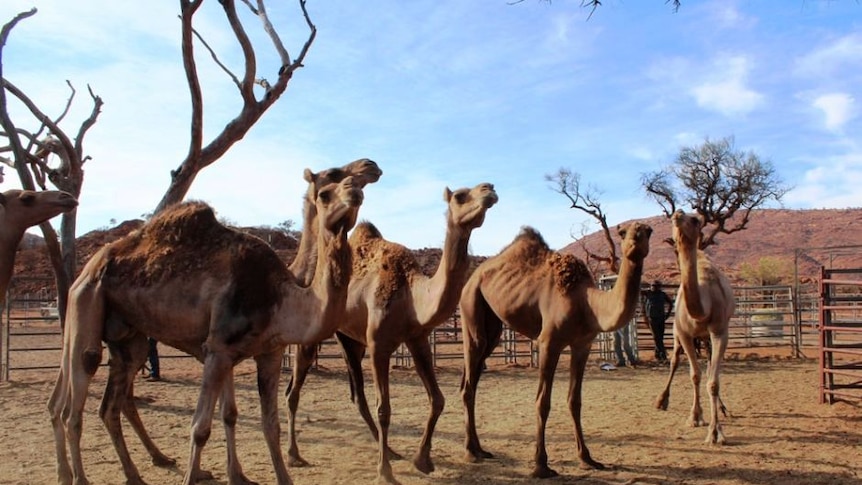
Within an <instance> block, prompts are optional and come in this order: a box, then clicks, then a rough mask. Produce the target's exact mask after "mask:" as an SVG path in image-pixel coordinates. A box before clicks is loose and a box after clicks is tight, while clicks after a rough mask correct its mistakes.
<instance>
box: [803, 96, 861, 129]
mask: <svg viewBox="0 0 862 485" xmlns="http://www.w3.org/2000/svg"><path fill="white" fill-rule="evenodd" d="M811 104H812V105H813V106H814V107H815V108H817V109H818V110H820V111H822V112H823V115H824V118H825V119H824V123H825V124H826V129H827V130H830V131H839V130H841V129H842V128H843V127H844V125H845V124H846V123H847V122H848V121H850V120H851V119H853V118H854V117H855V114H856V113H855V109H854V105H855V99H854V98H853V96H851V95H849V94H847V93H830V94H823V95H821V96H818V97H817V98H815V99H814V101H813V102H812V103H811Z"/></svg>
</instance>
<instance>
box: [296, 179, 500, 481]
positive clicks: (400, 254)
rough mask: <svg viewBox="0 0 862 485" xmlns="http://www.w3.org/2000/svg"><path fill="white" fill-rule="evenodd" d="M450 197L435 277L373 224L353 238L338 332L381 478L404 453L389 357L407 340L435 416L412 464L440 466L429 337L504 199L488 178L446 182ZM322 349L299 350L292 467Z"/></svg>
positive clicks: (439, 404)
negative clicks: (394, 431)
mask: <svg viewBox="0 0 862 485" xmlns="http://www.w3.org/2000/svg"><path fill="white" fill-rule="evenodd" d="M443 195H444V200H445V201H446V202H447V204H448V206H449V210H448V212H447V216H446V224H447V230H446V238H445V241H444V243H443V254H442V257H441V260H440V264H439V266H438V268H437V270H436V272H435V274H434V275H433V276H431V277H430V278H429V277H427V276H425V275H423V274H422V273H421V270H420V269H419V266H418V264H417V262H416V259H415V257H414V256H413V255H412V253H411V252H410V250H408V249H407V248H405V247H404V246H401V245H399V244H396V243H393V242H390V241H387V240H386V239H383V237H382V236H381V234H380V232H379V231H378V230H377V228H376V227H374V225H373V224H371V223H368V222H363V223H360V224H359V225H357V227H356V229H354V231H353V234H351V236H350V240H349V243H350V246H351V249H352V251H353V265H354V267H353V275H352V277H351V280H350V287H349V290H348V298H347V310H346V316H345V319H344V320H343V322H342V323H341V325H340V326H339V327H338V331H337V333H336V337H337V338H338V341H339V343H340V344H341V347H342V351H343V355H344V358H345V361H346V362H347V364H348V370H349V378H350V389H351V398H352V399H353V401H354V402H355V403H356V404H357V407H358V408H359V413H360V415H361V416H362V418H363V419H364V420H365V422H366V424H367V425H368V427H369V429H370V430H371V433H372V435H373V436H374V437H375V438H376V439H377V440H378V443H379V458H378V463H377V472H378V480H379V481H381V482H386V483H398V482H397V481H396V479H395V477H394V476H393V474H392V467H391V465H390V463H389V460H390V458H391V457H398V455H397V454H395V453H394V452H392V451H391V450H390V449H389V445H388V436H389V423H390V416H391V408H390V403H389V362H390V358H391V356H392V353H393V352H394V351H395V350H396V349H397V348H398V346H399V345H401V344H402V343H405V344H406V345H407V348H408V349H409V350H410V353H411V354H412V356H413V359H414V362H415V364H416V373H417V374H418V375H419V377H420V379H421V380H422V383H423V384H424V386H425V390H426V392H427V393H428V397H429V400H430V403H431V414H430V416H429V418H428V422H427V423H426V425H425V432H424V434H423V436H422V441H421V443H420V446H419V450H418V451H417V452H416V455H415V457H414V459H413V464H414V466H415V467H416V468H417V469H418V470H420V471H422V472H423V473H430V472H431V471H433V470H434V464H433V462H432V461H431V456H430V454H431V437H432V435H433V433H434V427H435V425H436V423H437V419H438V418H439V416H440V413H442V411H443V406H444V398H443V394H442V393H441V392H440V388H439V386H438V384H437V379H436V376H435V374H434V368H433V362H432V356H431V348H430V344H429V342H428V336H429V335H430V333H431V331H432V330H433V329H434V328H435V327H437V326H439V325H440V324H442V323H443V322H444V321H445V320H446V319H447V318H448V317H449V316H450V315H451V314H452V312H453V311H454V310H455V308H456V306H457V304H458V296H459V295H460V293H461V288H462V287H463V285H464V281H465V279H466V275H467V271H468V269H469V265H470V261H469V257H468V243H469V239H470V235H471V234H472V231H473V230H474V229H476V228H478V227H480V226H481V225H482V223H483V222H484V220H485V213H486V211H487V210H488V209H489V208H491V206H493V205H494V204H495V203H496V202H497V200H498V199H497V193H496V192H495V191H494V186H493V185H491V184H488V183H482V184H479V185H477V186H475V187H473V188H472V189H469V188H462V189H458V190H455V191H454V192H453V191H451V190H449V189H448V188H446V189H445V191H444V194H443ZM366 348H368V349H369V350H370V353H371V356H372V360H371V362H372V364H371V365H372V372H373V376H374V384H375V388H376V391H377V417H378V421H379V430H378V427H377V426H375V424H374V420H373V419H372V418H371V414H370V412H369V409H368V402H367V400H366V398H365V391H364V383H363V377H362V366H361V360H362V357H363V355H364V354H365V350H366ZM316 350H317V347H316V346H304V347H303V348H301V349H300V351H299V352H298V353H297V357H296V365H295V366H294V371H293V376H292V377H291V381H290V384H289V385H288V389H287V402H288V440H289V442H290V448H289V451H288V459H289V460H290V463H291V465H293V466H302V465H307V462H306V461H305V460H303V459H302V458H301V456H300V455H299V449H298V447H297V443H296V409H297V407H298V405H299V395H300V391H301V389H302V385H303V383H304V382H305V378H306V376H307V374H308V370H309V368H310V366H311V363H312V362H313V360H314V356H315V353H316Z"/></svg>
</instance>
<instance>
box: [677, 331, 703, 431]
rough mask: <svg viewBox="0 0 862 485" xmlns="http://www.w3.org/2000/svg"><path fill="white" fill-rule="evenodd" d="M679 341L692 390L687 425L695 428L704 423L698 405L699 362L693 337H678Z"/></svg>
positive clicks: (701, 410)
mask: <svg viewBox="0 0 862 485" xmlns="http://www.w3.org/2000/svg"><path fill="white" fill-rule="evenodd" d="M679 342H680V345H682V348H683V350H684V351H685V356H686V357H688V365H689V375H690V376H691V385H692V392H693V401H692V405H691V416H690V417H689V419H688V425H689V426H691V427H693V428H696V427H698V426H703V425H704V424H706V423H705V422H704V421H703V408H701V407H700V378H701V375H700V364H698V362H697V349H696V348H695V346H694V339H693V338H689V337H680V338H679Z"/></svg>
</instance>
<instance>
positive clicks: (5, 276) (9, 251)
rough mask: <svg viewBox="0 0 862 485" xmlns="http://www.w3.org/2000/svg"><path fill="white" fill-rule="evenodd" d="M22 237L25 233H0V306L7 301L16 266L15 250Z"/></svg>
mask: <svg viewBox="0 0 862 485" xmlns="http://www.w3.org/2000/svg"><path fill="white" fill-rule="evenodd" d="M22 237H24V234H23V233H20V234H18V233H13V234H10V233H8V232H7V233H2V234H0V307H2V304H3V303H5V302H6V290H8V288H9V281H10V280H11V279H12V272H13V270H14V267H15V252H16V251H17V250H18V243H20V242H21V238H22Z"/></svg>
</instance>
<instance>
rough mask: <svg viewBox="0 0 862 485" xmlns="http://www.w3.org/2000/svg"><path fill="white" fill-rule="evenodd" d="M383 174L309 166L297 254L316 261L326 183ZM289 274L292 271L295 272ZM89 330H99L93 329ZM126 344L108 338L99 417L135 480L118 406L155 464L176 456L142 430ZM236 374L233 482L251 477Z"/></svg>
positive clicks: (366, 168)
mask: <svg viewBox="0 0 862 485" xmlns="http://www.w3.org/2000/svg"><path fill="white" fill-rule="evenodd" d="M381 175H382V171H381V170H380V168H379V167H378V166H377V164H376V163H375V162H374V161H372V160H369V159H367V158H362V159H359V160H356V161H353V162H351V163H348V164H346V165H344V166H342V167H336V168H330V169H326V170H323V171H320V172H318V173H314V172H312V171H310V170H308V169H306V170H305V172H304V175H303V176H304V178H305V181H306V182H308V189H307V190H306V193H305V197H304V202H303V204H304V207H303V214H304V222H303V227H302V238H301V240H300V246H299V250H298V253H297V260H302V261H308V260H311V259H312V258H315V259H316V256H317V251H316V250H317V243H316V239H317V233H318V230H317V226H318V222H317V206H316V204H315V200H316V198H317V194H318V191H319V190H320V189H321V188H322V187H324V186H327V185H329V184H332V183H338V182H341V181H342V180H344V179H345V178H347V177H353V181H354V184H355V185H358V186H359V187H360V188H362V187H364V186H365V185H366V184H370V183H374V182H376V181H377V180H378V179H379V178H380V176H381ZM309 239H314V240H315V242H314V243H308V240H309ZM300 269H301V273H300V274H297V273H294V276H295V277H296V280H297V281H298V282H299V283H300V285H302V286H307V285H309V284H310V283H311V279H312V277H313V275H314V272H313V269H314V266H313V265H312V266H308V265H307V264H306V265H301V268H300ZM291 272H292V273H293V271H291ZM89 331H95V330H93V329H90V330H89ZM126 345H127V342H121V343H120V344H115V343H113V342H111V341H108V349H109V352H110V355H111V358H110V359H109V361H108V364H109V377H108V382H109V383H110V384H109V387H108V389H106V393H105V395H104V396H103V398H102V405H101V408H100V412H99V414H100V417H101V419H102V420H103V421H104V423H105V426H106V428H107V429H108V430H109V432H110V433H111V436H112V439H113V441H114V443H115V448H116V449H117V454H118V456H119V458H120V462H121V463H122V465H123V471H124V473H125V475H126V480H127V482H128V483H132V484H135V483H143V480H142V479H141V477H140V474H139V473H138V470H137V467H135V465H134V463H133V462H132V459H131V456H130V455H129V452H128V449H127V447H126V444H125V440H124V438H123V433H122V428H121V427H120V422H119V411H120V410H122V413H123V415H125V416H126V419H127V420H128V421H129V423H130V425H131V426H132V428H133V429H134V431H135V432H136V433H137V435H138V436H139V437H140V439H141V442H142V443H143V445H144V448H145V449H146V450H147V452H148V453H149V454H150V457H151V459H152V462H153V464H154V465H156V466H161V467H169V466H173V465H175V464H176V460H175V459H173V458H170V457H168V456H166V455H165V454H164V453H162V452H161V450H159V448H158V446H156V444H155V442H153V440H152V439H151V438H150V436H149V434H148V433H147V431H146V429H145V428H144V425H143V423H142V421H141V419H140V416H139V415H138V410H137V407H136V406H135V401H134V399H133V395H134V391H133V386H134V376H135V374H136V373H137V371H138V369H139V368H140V366H141V364H142V361H141V359H143V358H144V357H143V356H142V355H141V354H140V352H142V350H141V349H137V351H138V353H135V352H129V351H127V347H126ZM135 355H137V357H134V356H135ZM232 377H233V376H232V375H231V376H229V380H227V381H226V384H225V386H224V389H223V391H222V393H223V395H222V397H221V405H220V409H221V413H222V421H223V424H224V429H225V441H226V448H227V454H228V460H227V463H228V477H230V483H231V484H235V483H248V479H247V478H245V476H244V474H243V472H242V466H241V464H240V462H239V458H238V455H237V453H236V440H235V436H236V432H235V426H236V418H237V414H238V413H237V408H236V403H235V402H234V394H233V385H232ZM123 389H125V393H124V394H119V393H120V391H121V390H123ZM198 478H199V479H205V478H212V474H211V473H209V472H205V471H200V472H199V477H198Z"/></svg>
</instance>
